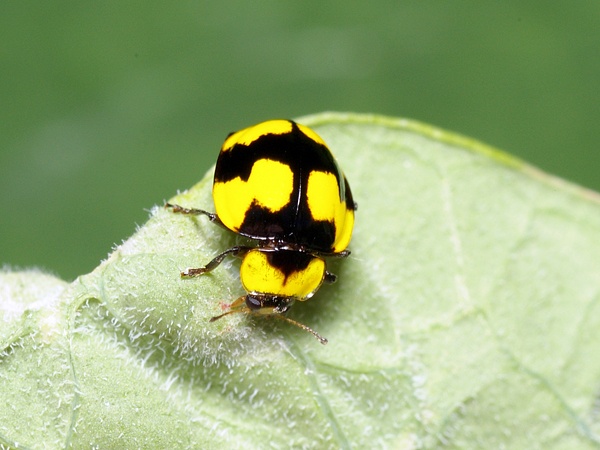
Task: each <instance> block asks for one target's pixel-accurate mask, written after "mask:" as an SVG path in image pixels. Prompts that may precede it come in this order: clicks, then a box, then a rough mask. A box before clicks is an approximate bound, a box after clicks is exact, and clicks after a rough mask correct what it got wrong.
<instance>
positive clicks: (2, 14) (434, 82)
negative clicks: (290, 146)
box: [0, 0, 600, 279]
mask: <svg viewBox="0 0 600 450" xmlns="http://www.w3.org/2000/svg"><path fill="white" fill-rule="evenodd" d="M0 38H1V39H0V101H1V107H0V114H1V120H0V129H1V132H0V186H1V188H2V196H1V199H0V202H1V203H0V211H1V213H0V264H1V263H7V264H10V265H11V266H12V267H29V266H38V267H42V268H44V269H46V270H49V271H51V272H54V273H56V274H58V275H60V276H61V277H63V278H66V279H73V278H74V277H76V276H77V275H79V274H84V273H87V272H89V271H91V270H92V269H93V268H94V267H95V266H96V265H98V263H99V262H100V260H101V259H103V258H105V257H106V255H107V254H108V253H109V252H110V250H111V248H112V247H113V245H114V244H115V243H119V242H121V240H123V239H126V238H127V237H128V236H130V235H131V234H132V233H133V232H134V230H135V227H136V224H143V223H144V221H145V220H146V218H147V215H148V213H147V210H148V209H149V208H150V207H152V205H155V204H161V203H162V202H163V200H164V199H167V198H169V197H170V196H172V195H173V194H174V193H175V192H176V191H177V190H178V189H180V190H183V189H186V188H188V187H190V186H191V185H193V184H194V183H195V182H197V181H198V180H199V179H200V178H201V177H202V176H203V175H204V173H205V171H206V170H207V169H208V168H209V167H210V165H211V164H212V163H213V162H214V160H215V158H216V155H217V153H218V150H219V147H220V145H221V143H222V141H223V139H224V137H225V135H226V134H227V133H228V132H229V131H233V130H236V129H239V128H241V127H244V126H247V125H250V124H253V123H255V122H258V121H261V120H264V119H267V118H275V117H297V116H300V115H304V114H310V113H315V112H320V111H325V110H337V111H356V112H374V113H379V114H386V115H392V116H402V117H409V118H414V119H418V120H421V121H425V122H429V123H431V124H434V125H437V126H441V127H443V128H446V129H450V130H454V131H457V132H459V133H462V134H465V135H469V136H472V137H475V138H478V139H480V140H483V141H485V142H487V143H489V144H492V145H494V146H497V147H499V148H501V149H503V150H505V151H508V152H510V153H513V154H515V155H517V156H518V157H520V158H523V159H525V160H528V161H529V162H531V163H533V164H535V165H537V166H539V167H541V168H542V169H544V170H546V171H549V172H552V173H554V174H557V175H559V176H561V177H564V178H567V179H570V180H573V181H575V182H577V183H580V184H582V185H585V186H587V187H590V188H593V189H596V190H600V179H599V177H598V176H597V174H598V169H597V164H598V158H599V156H598V142H599V137H600V127H599V123H600V102H599V99H600V86H599V83H598V82H599V81H600V58H599V54H598V51H599V50H600V2H599V1H598V0H589V1H573V0H558V1H553V2H548V1H542V0H535V1H527V2H523V1H521V0H510V1H507V0H504V1H501V2H481V1H470V2H467V1H448V0H443V1H442V0H439V1H425V0H415V1H398V0H395V1H374V2H351V1H348V0H344V1H339V0H334V1H323V0H318V1H316V0H303V1H287V2H286V1H283V0H253V1H221V2H200V1H178V2H156V1H144V2H129V1H104V2H81V1H79V2H77V1H70V2H67V1H52V2H41V1H31V2H28V1H4V2H2V4H1V5H0Z"/></svg>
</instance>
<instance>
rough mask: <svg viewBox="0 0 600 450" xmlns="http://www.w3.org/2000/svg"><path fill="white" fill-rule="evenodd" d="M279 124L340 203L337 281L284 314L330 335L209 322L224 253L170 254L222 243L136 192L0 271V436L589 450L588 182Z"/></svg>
mask: <svg viewBox="0 0 600 450" xmlns="http://www.w3.org/2000/svg"><path fill="white" fill-rule="evenodd" d="M300 121H301V122H302V123H304V124H306V125H309V126H312V127H314V128H315V130H316V131H317V132H318V133H319V134H320V135H321V136H322V137H323V138H324V139H325V141H326V142H327V143H328V144H329V146H330V147H331V149H332V151H333V153H334V154H335V155H336V157H337V159H338V161H339V162H340V165H341V166H342V168H343V169H344V171H345V173H346V176H347V177H348V180H349V181H350V184H351V186H352V190H353V193H354V197H355V200H356V202H357V203H358V205H359V209H358V211H357V216H356V217H357V221H356V229H355V233H354V237H353V241H352V243H351V247H350V248H351V250H352V255H351V256H350V258H348V259H347V260H341V261H332V262H331V264H330V270H331V271H333V272H335V273H337V275H338V276H339V281H338V283H336V284H334V285H331V286H325V287H323V288H322V289H321V290H320V291H319V293H318V294H317V295H316V296H315V297H314V298H313V299H311V300H310V301H307V302H306V303H301V304H297V305H295V306H294V308H293V309H292V311H291V314H290V316H291V317H293V318H295V319H297V320H299V321H301V322H303V323H306V324H307V325H309V326H311V327H313V328H315V329H316V330H317V331H319V332H320V333H321V334H323V335H324V336H325V337H327V338H328V339H329V344H328V345H327V346H322V345H320V344H319V343H318V342H317V341H316V340H314V339H313V338H312V337H311V336H310V335H309V334H307V333H304V332H302V331H301V330H298V329H296V328H293V327H290V326H289V325H288V324H285V323H280V322H279V321H274V320H272V319H271V320H269V319H267V318H251V317H247V316H243V315H236V316H229V317H227V318H224V319H222V320H220V321H218V322H215V323H208V318H210V317H211V316H213V315H215V314H217V313H218V312H219V311H220V308H219V302H220V301H230V300H232V299H234V298H236V297H237V296H239V295H241V294H242V290H241V287H240V285H239V281H238V280H237V273H236V270H237V267H239V265H238V262H237V261H228V262H227V263H224V264H223V265H222V266H221V267H219V268H218V269H217V270H215V271H214V272H213V273H212V274H211V275H208V276H205V277H201V278H198V279H193V280H182V279H180V277H179V271H180V270H182V269H184V268H186V267H199V266H202V265H204V264H205V263H206V262H207V261H209V260H210V259H211V257H212V256H214V255H215V254H216V253H217V252H219V251H221V250H224V249H225V248H227V247H228V246H231V245H232V244H234V243H235V242H240V240H239V238H236V237H235V236H233V235H231V234H229V233H227V232H226V231H224V230H222V229H219V228H218V227H216V226H214V225H212V224H210V223H208V221H207V220H206V218H204V217H196V218H190V217H186V216H180V215H175V214H172V213H171V212H169V211H167V210H164V209H163V208H160V207H157V208H156V209H154V210H153V212H152V217H151V218H150V219H149V221H148V222H147V223H146V224H145V225H144V226H143V227H142V228H140V230H138V232H137V233H136V234H135V235H134V236H133V237H131V238H130V239H129V240H128V241H126V242H125V243H124V244H122V245H121V246H120V247H118V248H117V249H116V250H115V252H114V253H113V254H112V255H111V256H110V257H109V259H108V260H107V261H105V262H104V263H103V264H102V265H101V266H99V267H98V268H97V269H96V270H95V271H94V272H93V273H91V274H89V275H86V276H83V277H80V278H79V279H78V280H77V281H75V282H74V283H73V284H71V285H68V284H66V283H64V282H62V281H60V280H56V279H54V278H52V277H50V276H48V275H44V274H40V273H38V272H7V271H5V272H4V273H2V274H0V296H1V297H0V398H1V400H0V447H2V446H4V447H14V448H16V447H17V446H19V448H63V447H75V448H266V447H275V448H290V447H293V448H300V447H306V448H350V447H353V448H409V449H410V448H435V447H438V446H445V447H446V448H502V447H506V448H519V449H522V448H527V449H533V448H544V449H548V448H557V449H558V448H564V449H572V448H578V449H585V448H598V447H600V437H599V436H600V357H599V355H600V239H599V238H598V237H599V236H600V201H599V197H598V195H597V194H595V193H591V192H589V191H585V190H583V189H580V188H578V187H576V186H573V185H570V184H568V183H566V182H562V181H560V180H557V179H555V178H552V177H550V176H548V175H545V174H542V173H540V172H539V171H537V170H535V169H533V168H531V167H530V166H527V165H525V164H523V163H521V162H520V161H517V160H514V159H512V158H511V157H509V156H507V155H505V154H502V153H500V152H497V151H495V150H493V149H490V148H488V147H485V146H483V145H482V144H479V143H477V142H474V141H471V140H468V139H465V138H461V137H458V136H455V135H452V134H449V133H446V132H444V131H441V130H438V129H435V128H431V127H428V126H425V125H421V124H418V123H415V122H410V121H405V120H396V119H390V118H383V117H377V116H364V115H362V116H361V115H344V114H322V115H317V116H311V117H306V118H304V119H303V120H300ZM203 151H208V150H206V149H204V150H203ZM214 151H215V155H216V153H217V151H218V149H214ZM174 154H176V152H174ZM173 164H181V165H183V164H190V162H189V161H173ZM210 190H211V176H210V174H209V175H207V176H206V177H205V178H204V180H203V181H201V182H200V183H199V184H198V185H196V186H195V187H194V188H192V189H190V190H189V191H188V192H186V193H184V194H181V195H180V196H177V197H175V198H174V199H172V201H174V202H178V203H180V204H183V205H186V206H196V207H202V208H206V209H209V210H212V208H213V206H212V200H211V196H210ZM94 446H96V447H94Z"/></svg>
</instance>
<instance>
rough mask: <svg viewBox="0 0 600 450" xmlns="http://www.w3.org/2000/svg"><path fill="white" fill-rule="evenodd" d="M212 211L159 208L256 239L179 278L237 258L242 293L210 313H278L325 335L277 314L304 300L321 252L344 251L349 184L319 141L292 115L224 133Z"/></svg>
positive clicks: (312, 288) (320, 270)
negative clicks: (199, 217)
mask: <svg viewBox="0 0 600 450" xmlns="http://www.w3.org/2000/svg"><path fill="white" fill-rule="evenodd" d="M213 200H214V204H215V209H216V213H215V214H213V213H210V212H207V211H204V210H202V209H189V208H183V207H181V206H179V205H172V204H169V203H167V204H166V207H168V208H170V209H171V210H172V211H173V212H176V213H182V214H192V215H198V214H203V215H205V216H207V217H208V218H209V219H210V221H211V222H214V223H216V224H218V225H221V226H223V227H225V228H227V229H229V230H231V231H233V232H234V233H237V234H239V235H242V236H245V237H247V238H250V239H252V240H254V241H255V245H254V246H236V247H232V248H230V249H228V250H225V251H224V252H222V253H220V254H219V255H217V256H216V257H215V258H214V259H213V260H212V261H210V262H209V263H208V264H207V265H206V266H205V267H201V268H197V269H187V270H185V271H184V272H182V273H181V276H182V277H195V276H199V275H203V274H205V273H208V272H210V271H212V270H214V269H215V268H216V267H217V266H218V265H219V264H220V263H221V262H222V261H223V259H224V258H225V257H226V256H229V255H231V256H238V257H240V258H242V263H241V266H240V280H241V282H242V285H243V286H244V289H245V290H246V292H247V294H246V295H244V296H242V297H240V298H238V299H237V300H235V301H234V302H233V303H231V304H230V305H229V306H228V310H227V311H226V312H225V313H223V314H221V315H219V316H216V317H213V318H212V319H211V322H212V321H214V320H217V319H220V318H221V317H223V316H225V315H228V314H232V313H237V312H242V313H254V314H267V315H274V316H276V317H280V318H282V319H283V320H286V321H287V322H290V323H292V324H294V325H296V326H298V327H300V328H302V329H304V330H306V331H308V332H310V333H312V334H313V335H314V336H315V337H316V338H317V339H318V340H319V341H320V342H321V343H322V344H326V343H327V339H325V338H323V337H322V336H320V335H319V334H318V333H317V332H316V331H314V330H312V329H311V328H309V327H308V326H306V325H304V324H301V323H299V322H296V321H295V320H292V319H290V318H288V317H285V316H284V315H283V314H284V313H285V312H287V311H288V310H289V309H290V307H291V306H292V304H293V303H294V301H296V300H300V301H304V300H307V299H309V298H311V297H312V296H313V295H314V293H315V292H316V291H317V290H318V289H319V287H320V286H321V284H322V283H323V282H324V281H325V282H327V283H332V282H334V281H335V280H336V276H335V275H334V274H332V273H330V272H328V271H327V265H326V262H325V258H326V257H346V256H348V255H349V254H350V252H349V251H348V250H346V248H347V247H348V244H349V243H350V238H351V237H352V228H353V226H354V211H355V209H356V205H355V203H354V201H353V199H352V193H351V192H350V186H349V185H348V181H347V180H346V177H345V176H344V174H343V173H342V171H341V170H340V168H339V166H338V164H337V162H336V161H335V159H334V158H333V156H332V154H331V152H330V151H329V149H328V148H327V146H326V145H325V142H323V140H322V139H321V138H320V137H319V136H318V135H317V134H316V133H315V132H314V131H313V130H311V129H310V128H308V127H306V126H303V125H300V124H298V123H295V122H293V121H291V120H269V121H267V122H263V123H260V124H258V125H254V126H251V127H249V128H245V129H243V130H241V131H238V132H236V133H232V134H230V135H229V136H228V137H227V139H226V140H225V143H224V144H223V147H222V148H221V152H220V154H219V158H218V159H217V165H216V168H215V175H214V183H213Z"/></svg>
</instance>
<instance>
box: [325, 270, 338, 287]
mask: <svg viewBox="0 0 600 450" xmlns="http://www.w3.org/2000/svg"><path fill="white" fill-rule="evenodd" d="M336 280H337V275H336V274H335V273H331V272H327V271H325V278H323V281H324V282H325V283H329V284H331V283H335V282H336Z"/></svg>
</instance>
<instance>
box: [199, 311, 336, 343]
mask: <svg viewBox="0 0 600 450" xmlns="http://www.w3.org/2000/svg"><path fill="white" fill-rule="evenodd" d="M234 313H246V314H248V313H250V312H249V311H248V310H244V309H241V310H240V309H234V310H229V311H226V312H224V313H223V314H219V315H218V316H214V317H211V318H210V320H209V322H214V321H215V320H219V319H220V318H221V317H224V316H228V315H229V314H234ZM250 314H252V313H250ZM269 316H271V317H277V318H279V319H281V320H284V321H286V322H288V323H291V324H292V325H295V326H297V327H298V328H302V329H303V330H304V331H308V332H309V333H310V334H312V335H313V336H314V337H315V338H316V339H317V340H318V341H319V342H320V343H321V344H323V345H325V344H327V343H328V342H329V341H328V340H327V339H325V338H324V337H323V336H321V335H320V334H319V333H317V332H316V331H315V330H313V329H312V328H310V327H309V326H307V325H304V324H303V323H300V322H296V321H295V320H294V319H290V318H289V317H286V316H283V315H281V314H269Z"/></svg>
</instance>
